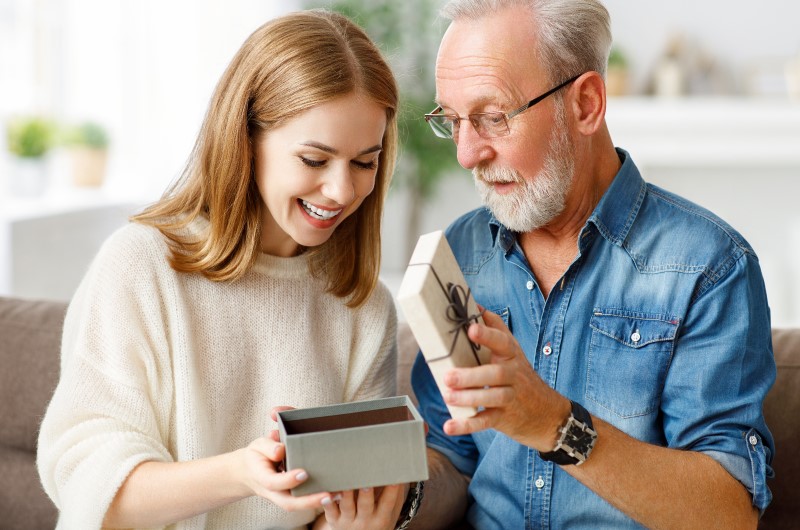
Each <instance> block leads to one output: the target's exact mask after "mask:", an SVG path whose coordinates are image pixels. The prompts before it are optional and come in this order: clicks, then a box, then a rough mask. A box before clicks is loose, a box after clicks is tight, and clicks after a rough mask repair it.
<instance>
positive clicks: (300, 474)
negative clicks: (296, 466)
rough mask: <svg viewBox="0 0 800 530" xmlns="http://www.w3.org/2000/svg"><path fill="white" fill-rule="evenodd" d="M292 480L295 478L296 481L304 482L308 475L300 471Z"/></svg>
mask: <svg viewBox="0 0 800 530" xmlns="http://www.w3.org/2000/svg"><path fill="white" fill-rule="evenodd" d="M294 478H296V479H297V480H305V479H307V478H308V473H306V472H305V471H301V472H299V473H298V474H297V475H295V476H294Z"/></svg>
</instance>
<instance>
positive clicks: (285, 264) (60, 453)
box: [37, 224, 397, 530]
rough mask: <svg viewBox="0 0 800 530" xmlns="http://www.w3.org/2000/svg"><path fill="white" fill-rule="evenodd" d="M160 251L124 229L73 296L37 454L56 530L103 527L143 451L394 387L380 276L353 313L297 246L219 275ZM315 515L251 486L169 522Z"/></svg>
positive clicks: (392, 328)
mask: <svg viewBox="0 0 800 530" xmlns="http://www.w3.org/2000/svg"><path fill="white" fill-rule="evenodd" d="M166 253H167V246H166V243H165V240H164V238H163V237H162V236H161V234H160V233H159V232H158V231H157V230H155V229H153V228H151V227H146V226H142V225H139V224H129V225H127V226H126V227H124V228H122V229H120V230H119V231H118V232H117V233H115V234H114V235H112V236H111V238H109V240H108V241H107V242H106V243H105V245H104V246H103V248H102V249H101V251H100V252H99V254H98V256H97V257H96V258H95V260H94V262H93V264H92V266H91V268H90V270H89V272H88V273H87V275H86V277H85V278H84V280H83V282H82V283H81V285H80V287H79V288H78V291H77V292H76V294H75V297H74V298H73V300H72V302H71V304H70V307H69V310H68V312H67V317H66V322H65V324H64V336H63V344H62V359H61V379H60V381H59V383H58V387H57V388H56V391H55V395H54V396H53V399H52V401H51V403H50V405H49V407H48V409H47V412H46V415H45V417H44V421H43V423H42V428H41V432H40V436H39V452H38V461H37V465H38V467H39V474H40V476H41V478H42V482H43V484H44V488H45V491H46V492H47V494H48V495H50V497H51V498H52V499H53V501H54V502H55V504H56V505H57V506H58V508H59V509H60V519H59V526H58V528H63V529H70V530H72V529H80V530H91V529H97V528H100V526H101V524H102V520H103V517H104V515H105V512H106V511H107V509H108V506H109V505H110V503H111V501H112V499H113V498H114V496H115V494H116V492H117V490H118V489H119V487H120V485H121V484H122V483H123V481H124V480H125V478H126V477H127V476H128V474H129V473H130V472H131V470H132V469H133V468H134V467H135V466H136V465H137V464H139V463H141V462H144V461H148V460H155V461H163V462H172V461H186V460H193V459H197V458H202V457H208V456H212V455H217V454H221V453H226V452H230V451H233V450H236V449H240V448H242V447H245V446H247V445H248V444H249V443H250V442H252V441H253V440H255V439H256V438H258V437H260V436H264V435H265V434H267V433H268V432H269V431H270V430H272V429H274V428H276V425H275V424H274V422H272V420H271V419H270V417H269V413H270V410H271V409H272V408H273V407H275V406H278V405H289V406H293V407H297V408H302V407H310V406H318V405H325V404H332V403H340V402H346V401H356V400H362V399H369V398H376V397H384V396H389V395H393V394H394V392H395V370H396V343H395V333H396V325H397V324H396V314H395V309H394V304H393V301H392V298H391V295H390V294H389V291H388V290H387V289H386V287H385V286H383V285H382V284H380V285H379V286H378V288H377V289H376V290H375V292H374V293H373V295H372V296H371V298H370V299H369V300H368V302H367V303H366V304H364V305H363V306H361V307H360V308H358V309H354V310H353V309H349V308H347V307H346V306H345V305H344V303H343V300H342V299H340V298H337V297H335V296H333V295H331V294H328V293H326V292H325V290H324V285H323V283H322V282H321V281H319V280H314V279H313V278H312V277H311V276H310V274H309V272H308V263H307V259H306V258H305V257H303V256H300V257H295V258H278V257H274V256H268V255H266V254H262V255H260V256H259V257H258V260H257V262H256V264H255V266H254V267H253V269H252V270H251V271H250V272H248V273H247V274H246V275H245V276H244V277H243V278H242V279H241V280H238V281H236V282H212V281H210V280H207V279H205V278H204V277H202V276H201V275H199V274H186V273H177V272H175V271H174V270H173V269H172V268H170V267H169V265H168V263H167V260H166ZM199 487H200V486H199ZM313 518H314V513H313V512H311V511H305V512H295V513H287V512H284V511H283V510H281V509H280V508H278V507H277V506H276V505H274V504H272V503H271V502H269V501H267V500H265V499H263V498H260V497H250V498H248V499H244V500H242V501H239V502H236V503H233V504H230V505H228V506H225V507H222V508H219V509H217V510H213V511H211V512H208V513H207V514H204V515H200V516H197V517H194V518H192V519H188V520H185V521H182V522H180V523H178V524H176V525H173V526H171V527H170V528H176V529H182V530H183V529H199V528H220V529H223V528H224V529H237V530H239V529H251V528H252V529H255V528H258V529H265V528H297V527H304V525H305V524H307V523H309V522H310V521H312V519H313Z"/></svg>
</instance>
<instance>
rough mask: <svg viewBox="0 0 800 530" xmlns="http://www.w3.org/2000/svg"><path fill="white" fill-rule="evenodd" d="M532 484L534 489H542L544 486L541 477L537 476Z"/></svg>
mask: <svg viewBox="0 0 800 530" xmlns="http://www.w3.org/2000/svg"><path fill="white" fill-rule="evenodd" d="M534 484H535V485H536V489H542V488H543V487H544V480H542V477H539V478H537V479H536V482H534Z"/></svg>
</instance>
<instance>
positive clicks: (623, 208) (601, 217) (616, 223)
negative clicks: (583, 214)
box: [584, 148, 647, 246]
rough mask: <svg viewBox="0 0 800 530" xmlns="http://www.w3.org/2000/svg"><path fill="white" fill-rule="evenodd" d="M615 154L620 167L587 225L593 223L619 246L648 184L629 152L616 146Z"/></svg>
mask: <svg viewBox="0 0 800 530" xmlns="http://www.w3.org/2000/svg"><path fill="white" fill-rule="evenodd" d="M617 154H618V155H619V159H620V160H621V161H622V167H620V169H619V172H618V173H617V175H616V176H615V177H614V180H613V181H612V182H611V185H610V186H609V187H608V189H607V190H606V192H605V193H604V194H603V196H602V197H601V198H600V202H599V203H598V204H597V206H596V207H595V209H594V212H592V215H591V216H589V219H588V221H587V224H588V223H593V224H594V225H595V226H596V227H597V230H598V231H599V232H600V234H601V235H602V236H603V237H604V238H606V239H607V240H608V241H609V242H611V243H613V244H615V245H617V246H622V242H623V241H625V238H626V237H627V236H628V232H629V231H630V229H631V226H633V222H634V220H635V219H636V215H637V214H638V213H639V208H640V207H641V206H642V201H643V200H644V196H645V194H646V192H647V185H646V184H645V182H644V180H643V179H642V176H641V174H640V173H639V169H638V168H637V167H636V164H634V163H633V160H632V159H631V156H630V154H628V152H627V151H625V150H623V149H619V148H618V149H617ZM584 230H585V229H584Z"/></svg>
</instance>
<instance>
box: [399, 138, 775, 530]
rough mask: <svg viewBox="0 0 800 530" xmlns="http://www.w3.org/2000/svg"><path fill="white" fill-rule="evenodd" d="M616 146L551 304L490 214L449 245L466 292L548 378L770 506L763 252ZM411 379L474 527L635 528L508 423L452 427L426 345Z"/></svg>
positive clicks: (479, 215) (770, 366)
mask: <svg viewBox="0 0 800 530" xmlns="http://www.w3.org/2000/svg"><path fill="white" fill-rule="evenodd" d="M617 152H618V154H619V156H620V159H621V160H622V162H623V164H622V167H621V169H620V171H619V173H618V174H617V175H616V177H615V178H614V181H613V182H612V184H611V186H610V187H609V189H608V190H607V191H606V193H605V194H604V196H603V197H602V199H601V200H600V202H599V204H598V205H597V207H596V208H595V210H594V212H593V213H592V215H591V217H590V218H589V219H588V221H587V222H586V224H585V226H584V227H583V229H582V230H581V233H580V235H579V239H578V245H577V254H576V256H575V259H574V261H573V262H572V264H571V265H570V266H569V268H568V269H567V270H566V272H565V273H564V275H563V277H561V278H560V279H559V281H558V282H557V283H556V284H555V286H554V287H553V289H552V290H551V292H550V295H549V296H548V297H547V299H545V298H544V296H543V294H542V291H541V290H540V288H539V286H538V284H537V282H536V278H535V277H534V275H533V273H532V272H531V268H530V266H529V265H528V262H527V260H526V258H525V255H524V254H523V252H522V250H521V248H520V246H519V244H518V243H517V240H516V236H515V234H514V233H513V232H511V231H509V230H508V229H506V228H505V227H504V226H502V225H501V224H500V223H499V222H498V221H497V220H496V219H495V218H494V217H493V216H492V215H491V213H490V212H489V211H488V210H487V209H485V208H479V209H477V210H474V211H472V212H470V213H468V214H466V215H464V216H463V217H461V218H460V219H458V220H456V221H455V222H454V223H453V224H452V225H451V226H450V227H449V228H448V230H447V232H446V236H447V239H448V241H449V243H450V245H451V246H452V248H453V252H454V254H455V256H456V259H457V260H458V262H459V264H460V266H461V270H462V272H463V273H464V276H465V279H466V281H467V284H468V285H469V288H470V289H471V291H472V294H473V296H474V297H475V300H476V301H477V302H478V303H480V304H481V305H483V306H484V307H485V308H486V309H488V310H491V311H494V312H496V313H497V314H499V315H500V316H502V318H503V319H504V321H505V322H506V324H507V325H508V326H509V328H510V329H511V331H512V333H513V334H514V336H515V337H516V339H517V341H519V343H520V346H521V347H522V350H523V351H524V352H525V356H526V357H527V359H528V361H529V362H530V363H531V365H533V368H534V369H535V370H536V372H537V373H538V374H539V376H540V377H541V378H542V379H543V380H544V381H545V382H546V383H547V384H548V385H550V386H551V387H552V388H554V389H556V390H557V391H558V392H560V393H561V394H562V395H564V396H566V397H567V398H569V399H571V400H574V401H577V402H579V403H581V404H582V405H583V406H584V407H585V408H586V409H588V410H589V412H590V413H591V414H592V415H593V416H595V417H597V418H602V419H603V420H605V421H607V422H609V423H611V424H612V425H614V426H616V427H617V428H619V429H621V430H622V431H624V432H626V433H627V434H629V435H630V436H632V437H634V438H637V439H639V440H642V441H644V442H647V443H651V444H654V445H659V446H664V447H671V448H675V449H685V450H691V451H699V452H702V453H705V454H706V455H708V456H710V457H711V458H713V459H714V460H716V461H717V462H719V463H720V464H721V465H722V466H723V467H724V468H725V469H727V470H728V472H730V473H731V475H733V476H734V477H735V478H737V479H738V480H739V481H740V482H741V483H742V484H744V486H745V487H746V488H747V489H748V490H749V491H750V492H751V494H752V499H753V505H754V506H756V507H757V508H759V509H760V510H763V509H764V508H765V507H766V506H767V505H768V504H769V502H770V500H771V497H772V495H771V493H770V491H769V489H768V487H767V485H766V478H767V477H771V476H772V475H773V472H772V469H771V467H770V463H771V461H772V455H773V452H774V442H773V439H772V435H771V434H770V432H769V430H768V429H767V426H766V424H765V422H764V417H763V414H762V402H763V400H764V396H765V395H766V393H767V391H768V390H769V388H770V387H771V386H772V384H773V382H774V380H775V362H774V358H773V354H772V339H771V334H770V316H769V308H768V306H767V299H766V292H765V289H764V282H763V279H762V276H761V270H760V268H759V264H758V259H757V258H756V256H755V254H754V253H753V250H752V248H751V247H750V246H749V245H748V243H747V242H746V241H745V240H744V239H743V238H742V236H740V235H739V234H738V233H737V232H736V231H734V230H733V229H732V228H731V227H730V226H728V225H727V224H726V223H725V222H723V221H722V220H720V219H719V218H717V217H716V216H715V215H713V214H712V213H710V212H708V211H707V210H705V209H703V208H700V207H698V206H696V205H694V204H692V203H690V202H688V201H686V200H684V199H682V198H680V197H677V196H675V195H673V194H671V193H668V192H666V191H664V190H662V189H660V188H658V187H656V186H653V185H651V184H647V183H645V182H644V181H643V180H642V177H641V176H640V174H639V171H638V169H637V168H636V166H635V165H634V163H633V161H632V160H631V158H630V156H629V155H628V153H626V152H625V151H622V150H618V151H617ZM532 259H534V260H535V259H536V257H535V256H533V257H532ZM412 383H413V388H414V391H415V393H416V395H417V398H418V399H419V401H420V411H421V413H422V415H423V416H424V418H425V420H426V421H427V422H428V424H429V427H430V432H429V435H428V445H429V446H430V447H432V448H434V449H436V450H438V451H440V452H442V453H443V454H445V455H446V456H447V457H449V458H450V460H451V461H452V463H453V464H454V465H455V466H456V468H458V470H459V471H461V472H462V473H464V474H466V475H468V476H471V477H472V481H471V483H470V486H469V494H470V508H469V511H468V514H467V518H468V520H469V522H470V523H471V524H472V525H473V526H474V527H475V528H477V529H479V530H487V529H494V528H498V529H511V528H513V529H522V528H525V529H528V528H569V529H576V528H587V529H589V528H591V529H597V528H639V527H640V525H639V524H637V523H636V522H635V521H633V520H632V519H630V518H629V517H627V516H626V515H625V514H623V513H622V512H620V511H619V510H617V509H616V508H614V507H612V506H611V505H610V504H609V503H608V502H606V501H605V500H603V499H601V498H600V497H599V496H598V495H597V494H595V493H594V492H592V491H591V490H589V489H588V488H587V487H585V486H583V485H582V484H581V483H579V482H578V481H577V480H576V479H574V478H573V477H571V476H570V475H569V474H567V473H566V472H565V471H564V470H563V469H561V468H560V467H559V466H558V465H555V464H553V463H552V462H545V461H543V460H541V459H540V458H539V455H538V453H537V452H536V451H535V450H533V449H531V448H529V447H527V446H524V445H521V444H519V443H517V442H515V441H513V440H512V439H510V438H509V437H507V436H506V435H504V434H502V433H499V432H497V431H494V430H486V431H481V432H478V433H475V434H473V435H471V436H460V437H451V436H447V435H445V434H444V433H443V431H442V425H443V424H444V422H445V421H446V420H447V419H448V418H449V414H448V412H447V409H446V407H445V405H444V402H443V400H442V397H441V394H440V393H439V391H438V389H437V387H436V384H435V382H434V380H433V378H432V376H431V374H430V370H429V369H428V367H427V365H426V364H425V361H424V359H423V358H422V356H421V355H418V356H417V359H416V362H415V365H414V368H413V373H412ZM675 517H676V518H678V517H680V514H678V513H676V514H675Z"/></svg>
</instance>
